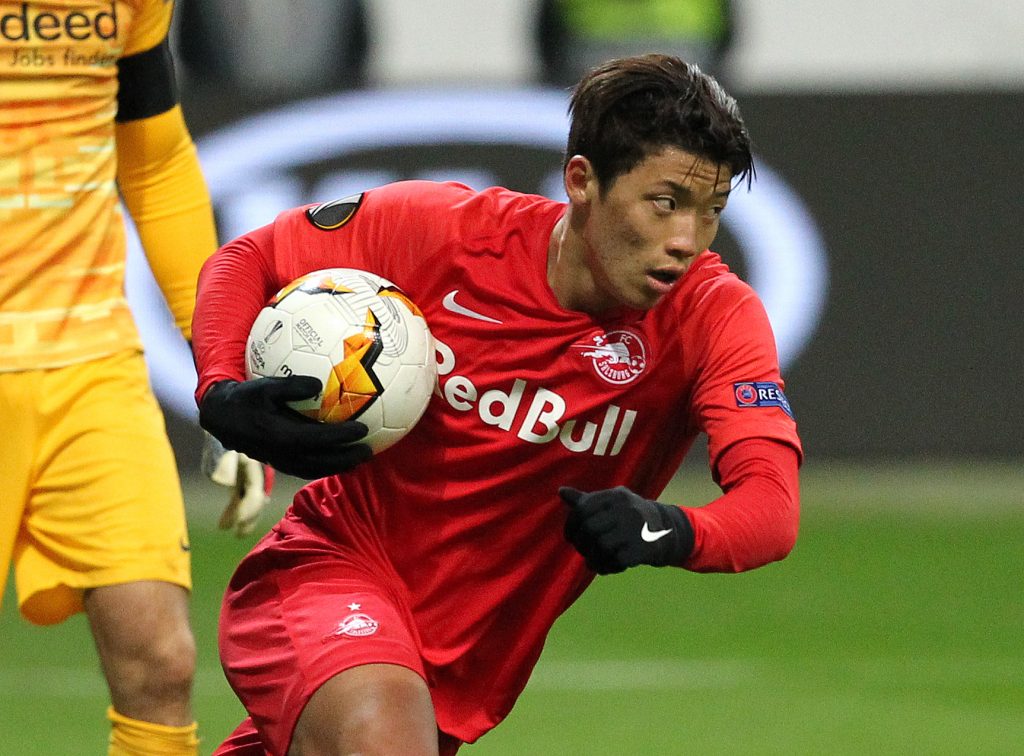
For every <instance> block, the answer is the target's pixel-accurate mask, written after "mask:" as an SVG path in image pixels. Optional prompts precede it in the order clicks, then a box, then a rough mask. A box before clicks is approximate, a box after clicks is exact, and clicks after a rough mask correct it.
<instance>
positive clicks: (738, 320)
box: [193, 182, 801, 753]
mask: <svg viewBox="0 0 1024 756" xmlns="http://www.w3.org/2000/svg"><path fill="white" fill-rule="evenodd" d="M565 209H566V208H565V205H564V204H562V203H558V202H554V201H552V200H549V199H546V198H543V197H538V196H533V195H524V194H519V193H516V192H512V191H509V190H505V189H500V188H494V189H489V190H486V191H483V192H475V191H473V190H470V189H468V188H467V187H464V186H461V185H458V184H435V183H430V182H401V183H397V184H391V185H388V186H384V187H381V188H378V189H373V190H371V191H368V192H365V193H364V194H362V195H357V196H354V197H350V198H347V199H346V200H341V201H338V202H334V203H328V204H327V205H320V206H310V207H305V208H297V209H294V210H289V211H287V212H284V213H282V214H281V215H280V216H278V218H277V219H276V220H275V222H274V223H272V224H270V225H268V226H265V227H263V228H260V229H258V230H256V231H253V232H252V233H250V234H247V235H245V236H243V237H240V238H239V239H236V240H235V241H233V242H231V243H229V244H227V245H225V247H224V248H222V249H221V251H220V252H218V253H217V254H216V255H215V256H214V257H212V258H211V259H210V260H209V261H208V263H207V265H206V267H205V268H204V271H203V274H202V276H201V278H200V283H199V300H198V304H197V308H196V316H195V322H194V327H193V333H194V348H195V352H196V358H197V364H198V366H199V373H200V382H199V387H198V390H197V397H200V398H201V397H202V395H203V393H204V392H205V391H206V389H207V388H208V387H209V386H210V385H211V384H212V383H214V382H216V381H219V380H224V379H235V380H241V379H243V378H244V360H243V357H244V347H245V341H246V337H247V335H248V331H249V327H250V325H251V323H252V321H253V320H254V319H255V317H256V314H257V313H258V311H259V310H260V309H261V308H262V307H263V305H264V304H265V302H266V301H267V300H268V299H269V298H270V297H271V296H272V295H273V294H274V293H275V292H276V291H278V290H279V289H280V288H282V287H283V286H284V285H286V284H287V283H289V282H290V281H292V280H293V279H295V278H297V277H298V276H300V275H303V274H305V273H308V272H310V271H313V270H317V269H322V268H330V267H352V268H360V269H365V270H369V271H372V272H375V273H378V274H380V275H382V276H384V277H385V278H388V279H390V280H391V281H392V282H394V283H395V284H397V285H398V286H399V287H401V288H402V289H403V290H404V291H405V292H406V293H407V294H408V295H409V297H410V298H411V299H412V300H413V301H414V302H415V303H416V304H417V305H418V306H419V307H420V309H421V310H422V311H423V313H424V315H425V317H426V320H427V323H428V324H429V326H430V329H431V332H432V334H433V336H434V338H435V341H436V347H437V360H438V373H439V376H438V386H437V389H436V391H435V396H434V397H433V398H432V400H431V403H430V406H429V407H428V409H427V411H426V413H425V415H424V416H423V419H422V420H421V421H420V423H419V424H418V425H417V426H416V427H415V428H414V429H413V430H412V431H411V433H410V434H409V435H408V436H407V437H406V438H405V439H403V440H402V441H401V442H400V443H399V444H398V445H396V446H395V447H392V448H391V449H388V450H387V451H384V452H382V453H381V454H379V455H378V457H376V458H375V459H373V460H372V461H371V462H369V463H367V464H364V465H361V466H359V467H357V468H355V469H354V470H352V471H351V472H349V473H345V474H344V475H341V476H333V477H329V478H324V479H322V480H318V481H314V482H312V483H310V484H309V485H307V486H306V487H304V488H303V489H302V490H301V491H300V492H299V493H298V494H297V495H296V497H295V500H294V502H293V504H292V506H291V507H290V509H289V510H288V512H287V514H286V515H285V517H284V518H283V519H282V520H281V522H279V523H278V524H277V525H276V526H275V527H274V528H273V529H272V530H271V531H270V532H269V533H268V534H267V535H266V536H265V537H264V538H263V539H262V540H261V541H260V543H259V544H258V545H257V546H256V548H255V549H254V550H253V552H252V553H251V554H250V555H249V556H248V557H246V559H245V560H243V562H242V564H241V565H240V566H239V569H238V571H237V573H236V575H235V577H234V579H233V580H232V583H231V585H230V587H229V589H228V593H227V596H226V598H225V605H224V614H223V616H222V620H221V654H222V659H223V661H224V666H225V670H226V673H227V675H228V678H229V680H230V681H231V684H232V686H233V687H234V688H235V690H236V692H238V694H239V696H240V698H241V699H242V701H243V703H244V704H245V705H246V708H247V710H248V711H249V712H250V714H251V715H252V718H253V720H254V721H255V724H256V727H257V728H258V730H259V733H260V737H261V738H262V742H263V745H264V746H265V747H266V749H267V750H268V751H269V752H271V753H279V752H280V753H283V752H284V751H285V750H286V749H287V745H288V742H289V739H290V736H291V730H292V728H293V727H294V724H295V720H296V718H297V717H298V714H299V713H300V711H301V708H302V706H303V705H304V703H305V701H306V700H308V698H309V696H310V695H312V693H313V692H314V691H315V690H316V687H317V686H318V685H320V684H322V682H324V681H325V680H326V679H328V678H329V677H330V676H332V675H333V674H337V673H338V672H340V671H343V670H344V669H346V668H349V667H351V666H354V665H355V664H361V663H367V662H372V661H385V662H391V663H396V664H403V665H405V666H408V667H410V668H413V669H415V670H416V671H417V672H419V673H420V674H421V675H423V676H424V678H425V679H426V680H427V682H428V684H429V685H430V689H431V694H432V697H433V701H434V707H435V712H436V716H437V722H438V726H439V728H440V730H441V731H442V732H443V733H447V734H448V735H450V736H453V739H457V740H461V741H467V742H471V741H473V740H475V739H476V738H478V737H479V736H480V735H481V734H483V733H484V732H486V731H487V730H489V729H491V728H492V727H493V726H494V725H495V724H497V723H498V722H499V721H501V719H502V718H504V717H505V716H506V715H507V713H508V712H509V710H510V709H511V708H512V705H513V703H514V702H515V700H516V698H517V696H518V695H519V694H520V692H521V691H522V690H523V688H524V687H525V685H526V682H527V679H528V677H529V675H530V672H531V670H532V668H533V666H534V664H535V663H536V661H537V658H538V657H539V655H540V652H541V649H542V646H543V643H544V639H545V636H546V635H547V632H548V630H549V629H550V627H551V625H552V623H553V622H554V621H555V619H556V618H557V617H558V616H559V615H560V614H561V613H562V612H563V611H565V609H566V608H567V607H568V606H569V605H570V604H572V602H573V601H574V600H575V599H576V598H577V597H578V596H579V595H580V593H581V592H582V591H583V590H584V588H585V587H586V586H587V585H588V584H589V583H590V581H591V580H592V578H593V577H594V575H593V573H592V572H590V571H589V570H588V569H587V568H586V566H585V565H584V562H583V559H582V558H581V557H580V556H579V554H578V553H577V552H576V551H575V549H574V548H573V547H572V545H570V544H569V543H568V542H567V541H566V540H565V538H564V536H563V526H564V524H565V518H566V513H567V507H566V504H564V503H563V502H562V500H561V499H560V497H559V496H558V493H557V491H558V487H559V486H563V485H565V486H572V487H575V488H578V489H580V490H584V491H594V490H598V489H604V488H611V487H614V486H617V485H624V486H628V487H629V488H630V489H632V490H633V491H635V492H637V493H638V494H640V495H641V496H644V497H648V498H652V499H655V498H657V497H658V495H659V494H660V493H661V492H662V490H663V489H664V487H665V486H666V484H667V483H668V482H669V480H670V479H671V478H672V476H673V475H674V474H675V472H676V470H677V469H678V467H679V464H680V462H681V461H682V459H683V456H684V455H685V454H686V452H687V450H688V449H689V448H690V446H691V444H692V443H693V441H694V439H695V438H696V436H697V435H698V434H699V433H705V434H706V435H707V437H708V448H709V454H710V461H711V466H712V472H713V474H714V476H715V479H716V481H717V482H718V483H719V484H720V485H721V486H722V488H723V491H725V494H724V495H723V496H722V497H720V498H719V499H716V500H715V501H713V502H711V503H709V504H707V505H706V506H703V507H695V508H684V512H685V514H686V515H687V517H688V518H689V519H690V521H691V523H692V525H693V528H694V531H695V548H694V550H693V553H692V555H691V556H690V557H689V559H688V560H687V561H686V562H685V563H684V564H683V565H680V566H682V567H685V568H687V569H690V570H695V571H709V572H710V571H729V572H732V571H740V570H746V569H752V568H754V567H758V566H761V565H763V564H765V563H767V562H770V561H773V560H776V559H780V558H782V557H783V556H785V555H786V554H787V553H788V551H789V550H790V548H791V547H792V544H793V541H794V539H795V537H796V529H797V520H798V505H797V498H798V497H797V482H796V469H797V465H798V462H799V457H800V454H801V451H800V441H799V438H798V436H797V432H796V426H795V423H794V421H793V418H792V415H791V412H790V408H789V404H788V402H787V400H786V397H785V395H784V393H783V383H782V379H781V377H780V375H779V368H778V360H777V356H776V350H775V342H774V338H773V335H772V331H771V327H770V325H769V323H768V319H767V316H766V314H765V311H764V308H763V306H762V305H761V303H760V301H759V300H758V298H757V296H756V295H755V293H754V292H753V290H752V289H751V288H750V287H749V286H748V285H747V284H746V283H744V282H742V281H741V280H740V279H739V278H737V277H736V276H735V275H734V274H732V273H731V272H730V271H729V269H728V268H727V266H726V265H725V264H724V263H722V261H721V260H720V258H719V257H718V256H717V255H715V254H714V253H712V252H710V251H705V252H704V253H702V254H701V255H699V256H698V257H697V258H696V259H695V260H694V262H693V264H692V266H691V267H690V269H689V270H688V271H687V273H686V274H685V275H684V276H683V278H682V279H681V280H680V281H679V282H678V283H677V284H676V285H675V287H674V288H673V289H672V291H671V292H670V293H669V294H667V295H666V296H665V297H664V298H663V300H662V301H660V302H659V303H658V305H657V306H656V307H654V308H653V309H651V310H648V311H633V310H623V309H620V310H616V311H614V312H610V313H608V314H606V315H603V316H600V317H596V316H591V315H587V314H584V313H580V312H573V311H567V310H564V309H562V307H561V306H560V305H559V304H558V302H557V300H556V298H555V295H554V293H553V292H552V290H551V288H550V286H549V284H548V280H547V262H548V244H549V239H550V235H551V231H552V229H553V227H554V226H555V223H556V222H557V221H558V219H559V218H560V217H561V216H562V214H563V213H564V212H565ZM221 752H222V753H228V752H236V751H230V750H224V751H221ZM237 752H242V751H241V750H239V751H237Z"/></svg>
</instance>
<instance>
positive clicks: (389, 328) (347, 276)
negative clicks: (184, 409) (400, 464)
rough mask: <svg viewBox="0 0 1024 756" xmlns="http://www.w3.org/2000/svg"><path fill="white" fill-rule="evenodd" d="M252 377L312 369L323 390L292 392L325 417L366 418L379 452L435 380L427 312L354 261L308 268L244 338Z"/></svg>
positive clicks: (413, 417)
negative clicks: (308, 396)
mask: <svg viewBox="0 0 1024 756" xmlns="http://www.w3.org/2000/svg"><path fill="white" fill-rule="evenodd" d="M245 367H246V375H247V377H249V378H256V377H260V376H264V377H273V376H289V375H311V376H313V377H315V378H319V379H320V382H321V383H322V384H323V387H324V388H323V391H322V392H321V393H320V394H318V395H317V396H315V397H313V398H312V399H308V400H303V401H298V402H290V403H289V404H290V406H291V407H292V408H293V409H295V410H296V411H298V412H300V413H302V414H303V415H306V416H307V417H310V418H313V419H314V420H319V421H321V422H325V423H340V422H344V421H346V420H359V422H361V423H364V424H365V425H366V426H367V427H368V428H369V432H368V433H367V436H366V438H365V439H364V442H365V443H367V444H369V446H370V448H371V449H373V451H374V453H377V452H379V451H382V450H384V449H387V448H388V447H389V446H391V445H392V444H394V443H395V442H397V441H398V440H399V439H400V438H402V437H403V436H404V435H405V434H406V433H408V432H409V431H410V430H411V429H412V427H413V426H414V425H415V424H416V423H417V421H419V419H420V417H421V416H422V415H423V412H424V411H425V410H426V408H427V403H428V402H429V401H430V395H431V393H432V392H433V390H434V384H435V383H436V381H437V361H436V359H435V356H434V341H433V339H432V338H431V335H430V330H429V329H428V328H427V322H426V320H425V319H424V318H423V313H422V312H420V310H419V308H418V307H417V306H416V305H415V304H414V303H413V302H412V300H410V299H409V297H408V296H406V295H405V293H404V292H403V291H402V290H401V289H399V288H398V287H397V286H395V284H393V283H391V282H390V281H388V280H387V279H386V278H382V277H381V276H378V275H375V274H373V273H369V272H367V271H363V270H355V269H352V268H330V269H327V270H318V271H316V272H313V273H308V274H306V275H304V276H302V277H300V278H298V279H296V280H295V281H292V282H291V283H290V284H288V285H287V286H286V287H284V288H283V289H281V291H279V292H278V293H277V294H275V295H274V297H273V298H272V299H271V300H270V302H268V303H267V305H266V307H264V308H263V309H262V310H261V311H260V313H259V315H258V316H257V317H256V320H255V321H254V322H253V324H252V329H251V330H250V332H249V339H248V341H247V342H246V345H245Z"/></svg>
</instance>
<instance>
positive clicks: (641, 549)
mask: <svg viewBox="0 0 1024 756" xmlns="http://www.w3.org/2000/svg"><path fill="white" fill-rule="evenodd" d="M558 495H559V496H561V497H562V499H563V500H564V501H565V503H566V504H568V505H569V517H568V518H567V519H566V521H565V538H566V540H567V541H569V543H571V544H572V545H573V546H575V547H576V550H577V551H578V552H580V554H582V555H583V558H584V559H585V560H586V562H587V567H589V568H590V569H592V570H593V571H594V572H597V573H598V574H601V575H609V574H611V573H614V572H622V571H623V570H625V569H626V568H627V567H635V566H637V565H638V564H649V565H652V566H654V567H664V566H665V565H680V564H682V563H683V561H684V560H685V559H686V558H687V557H688V556H690V553H691V552H692V551H693V527H692V526H691V525H690V521H689V520H688V519H687V517H686V515H685V514H683V511H682V510H681V509H680V508H679V507H672V506H669V505H667V504H660V503H658V502H656V501H651V500H650V499H645V498H643V497H642V496H638V495H637V494H635V493H633V492H632V491H630V490H629V489H628V488H626V487H625V486H618V487H617V488H608V489H605V490H603V491H594V492H592V493H584V492H583V491H577V490H576V489H575V488H569V487H567V486H563V487H562V488H559V489H558Z"/></svg>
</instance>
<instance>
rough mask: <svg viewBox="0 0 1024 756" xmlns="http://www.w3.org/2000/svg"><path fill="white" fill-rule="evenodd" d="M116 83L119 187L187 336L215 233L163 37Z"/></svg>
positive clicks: (128, 63)
mask: <svg viewBox="0 0 1024 756" xmlns="http://www.w3.org/2000/svg"><path fill="white" fill-rule="evenodd" d="M118 85H119V89H118V111H117V119H116V125H115V133H116V145H117V164H118V169H117V181H118V186H119V188H120V191H121V195H122V197H123V198H124V202H125V205H126V206H127V207H128V211H129V213H130V214H131V216H132V219H133V220H134V221H135V226H136V229H137V230H138V233H139V238H140V239H141V241H142V246H143V249H144V250H145V253H146V257H147V259H148V261H149V265H150V268H151V269H152V271H153V275H154V277H155V278H156V281H157V283H158V284H159V286H160V290H161V291H162V292H163V295H164V298H165V299H166V300H167V304H168V307H169V308H170V310H171V312H172V313H173V315H174V320H175V323H176V324H177V326H178V328H180V329H181V331H182V333H183V334H184V335H185V337H186V338H189V337H190V336H191V322H192V307H193V303H194V302H195V292H196V278H197V277H198V275H199V269H200V267H201V266H202V264H203V261H204V260H206V258H207V257H209V256H210V255H211V254H212V253H213V251H214V250H215V249H216V248H217V236H216V229H215V226H214V220H213V210H212V208H211V205H210V196H209V192H208V191H207V188H206V183H205V181H204V180H203V176H202V172H201V170H200V166H199V159H198V157H197V154H196V149H195V145H194V144H193V142H192V137H191V135H190V134H189V132H188V129H187V127H186V125H185V120H184V117H183V115H182V112H181V107H180V105H179V104H178V94H177V89H176V87H175V81H174V69H173V62H172V60H171V54H170V50H169V48H168V44H167V38H166V36H165V37H164V38H163V39H162V41H160V42H159V43H158V44H157V45H155V46H153V47H150V48H149V49H146V50H143V51H141V52H137V53H135V54H132V55H128V56H126V57H124V58H121V59H120V60H119V61H118Z"/></svg>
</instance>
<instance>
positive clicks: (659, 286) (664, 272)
mask: <svg viewBox="0 0 1024 756" xmlns="http://www.w3.org/2000/svg"><path fill="white" fill-rule="evenodd" d="M685 272H686V269H685V268H676V267H665V268H655V269H654V270H649V271H647V283H648V284H649V285H650V287H651V288H652V289H653V290H654V291H655V292H657V293H658V294H667V293H668V292H669V290H670V289H671V288H672V287H673V286H675V284H676V281H678V280H679V279H680V278H682V277H683V273H685Z"/></svg>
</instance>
